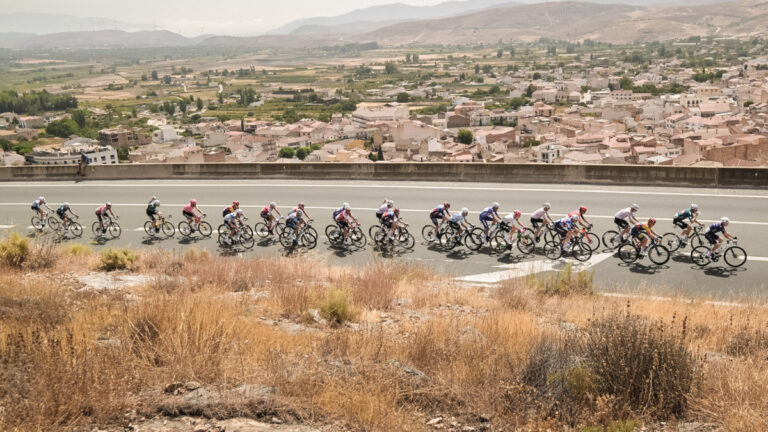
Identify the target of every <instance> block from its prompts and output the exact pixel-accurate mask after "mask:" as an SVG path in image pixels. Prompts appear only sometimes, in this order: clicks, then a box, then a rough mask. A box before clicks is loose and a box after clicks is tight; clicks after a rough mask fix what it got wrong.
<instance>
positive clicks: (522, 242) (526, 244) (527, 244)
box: [517, 233, 536, 255]
mask: <svg viewBox="0 0 768 432" xmlns="http://www.w3.org/2000/svg"><path fill="white" fill-rule="evenodd" d="M535 248H536V238H535V237H534V236H533V234H531V233H525V234H523V235H521V236H520V238H518V239H517V249H519V250H520V252H521V253H524V254H526V255H528V254H530V253H532V252H533V250H534V249H535Z"/></svg>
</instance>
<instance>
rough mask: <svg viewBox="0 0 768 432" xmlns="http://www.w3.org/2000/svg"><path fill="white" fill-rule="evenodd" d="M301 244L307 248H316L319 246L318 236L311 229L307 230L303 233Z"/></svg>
mask: <svg viewBox="0 0 768 432" xmlns="http://www.w3.org/2000/svg"><path fill="white" fill-rule="evenodd" d="M300 242H301V245H302V246H304V247H305V248H307V249H314V248H315V246H317V236H316V235H314V234H312V233H311V232H309V231H305V232H304V233H302V234H301V238H300Z"/></svg>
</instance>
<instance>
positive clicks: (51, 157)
mask: <svg viewBox="0 0 768 432" xmlns="http://www.w3.org/2000/svg"><path fill="white" fill-rule="evenodd" d="M81 150H83V151H85V154H86V155H88V159H89V161H90V164H91V165H113V164H117V163H118V158H117V151H115V149H114V147H112V146H101V145H99V142H98V141H96V140H92V139H90V138H82V137H75V138H72V139H70V140H69V141H65V142H64V143H62V144H61V147H60V148H54V149H42V148H35V149H34V152H33V153H32V163H33V164H35V165H77V164H78V163H79V162H80V151H81Z"/></svg>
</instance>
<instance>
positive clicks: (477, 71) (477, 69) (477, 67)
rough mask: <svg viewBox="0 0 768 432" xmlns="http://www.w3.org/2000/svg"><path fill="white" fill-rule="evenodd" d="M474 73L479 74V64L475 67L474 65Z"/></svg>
mask: <svg viewBox="0 0 768 432" xmlns="http://www.w3.org/2000/svg"><path fill="white" fill-rule="evenodd" d="M475 73H476V74H479V73H480V65H479V64H476V65H475Z"/></svg>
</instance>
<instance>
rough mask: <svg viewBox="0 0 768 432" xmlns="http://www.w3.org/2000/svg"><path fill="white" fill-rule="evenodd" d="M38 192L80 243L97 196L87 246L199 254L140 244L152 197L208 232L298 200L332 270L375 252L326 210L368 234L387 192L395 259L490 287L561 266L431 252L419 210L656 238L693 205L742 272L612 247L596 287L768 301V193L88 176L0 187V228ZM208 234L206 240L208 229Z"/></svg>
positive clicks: (22, 217) (13, 222)
mask: <svg viewBox="0 0 768 432" xmlns="http://www.w3.org/2000/svg"><path fill="white" fill-rule="evenodd" d="M41 195H42V196H45V197H46V198H47V200H48V201H49V202H50V203H51V207H54V208H55V206H58V205H59V204H60V203H61V202H64V201H68V202H69V203H70V204H71V205H72V208H73V209H74V211H75V212H76V213H78V214H79V215H80V216H81V219H80V222H81V223H82V224H83V226H84V227H85V234H84V235H83V237H82V238H81V239H73V240H69V241H80V242H83V243H92V242H93V240H94V238H93V236H92V234H91V232H90V225H91V223H92V222H93V221H94V220H95V216H94V210H95V208H96V207H97V206H98V205H101V204H103V203H104V202H106V201H111V202H112V203H113V208H114V210H115V212H116V213H117V215H118V216H119V217H120V220H119V222H120V224H121V226H122V227H123V234H122V236H121V238H120V239H116V240H110V241H106V242H97V243H96V245H95V247H96V248H102V247H109V246H121V247H122V246H126V247H134V248H143V247H162V248H169V249H179V250H181V249H185V248H188V247H190V245H191V244H194V245H197V246H198V247H199V248H205V249H208V250H209V251H212V252H216V251H219V249H218V246H217V244H216V240H215V238H211V239H199V240H188V239H182V238H181V236H180V235H179V234H178V233H177V234H176V236H175V238H172V239H167V240H162V241H153V240H150V239H148V238H147V236H146V234H145V233H144V230H143V229H142V226H143V224H144V222H145V220H146V215H145V213H144V210H145V206H146V203H147V202H148V201H149V199H150V198H151V197H152V195H156V196H157V197H158V198H159V199H160V201H161V202H162V205H161V210H162V211H163V212H164V213H165V214H171V215H172V216H173V219H172V221H173V222H174V223H176V224H177V223H178V222H179V221H180V220H181V218H182V216H181V207H182V206H183V205H184V204H185V203H186V202H188V201H189V200H190V199H191V198H196V199H197V200H198V201H199V203H200V207H201V209H203V210H204V211H205V212H206V213H207V214H208V220H209V222H210V223H211V224H212V225H213V227H214V230H215V229H216V227H217V226H218V225H219V224H220V223H221V217H220V216H221V211H222V209H223V208H224V207H225V206H226V205H228V204H231V202H232V201H233V200H235V199H236V200H238V201H240V203H241V207H242V208H243V209H244V210H245V212H246V214H247V215H250V220H249V223H251V224H254V223H256V222H258V221H259V220H260V218H259V217H258V212H259V210H260V209H261V208H262V207H263V206H264V205H265V204H266V203H268V202H269V201H275V202H277V203H278V208H279V209H280V210H281V211H282V212H283V214H286V213H287V211H288V209H289V208H292V207H293V206H295V205H296V204H297V203H298V202H299V201H302V202H305V203H306V206H307V211H308V213H309V215H310V216H311V217H313V218H314V219H315V227H316V228H317V230H318V231H320V233H321V235H320V240H319V244H318V247H317V248H316V250H315V251H314V252H312V253H316V254H319V256H320V257H323V258H324V259H326V260H327V261H328V262H329V263H332V264H345V265H362V264H365V263H368V262H371V261H372V260H374V259H376V257H377V256H378V255H377V254H376V253H375V252H374V251H373V250H372V249H371V248H370V247H367V248H366V249H363V250H346V249H343V248H342V249H336V248H333V247H331V246H330V245H329V244H328V243H327V240H326V239H325V237H324V235H323V234H322V232H323V229H324V227H325V226H326V225H328V224H329V223H331V217H330V215H331V212H332V210H333V209H336V208H338V207H339V206H340V205H341V203H342V202H345V201H346V202H349V203H350V204H351V205H352V208H353V214H355V215H356V216H357V217H358V218H359V219H360V221H361V222H362V223H363V225H364V226H365V231H366V232H367V227H368V226H369V225H370V224H372V223H373V222H374V221H375V218H374V210H375V208H377V207H378V205H379V204H380V203H381V201H382V200H383V199H384V198H385V197H386V198H390V199H392V200H394V201H395V203H396V205H397V206H398V207H399V208H400V209H401V212H402V216H403V218H404V219H405V220H406V221H407V222H409V223H410V224H411V232H412V233H413V234H414V236H415V237H416V239H417V244H416V247H415V248H414V250H413V251H412V252H408V253H403V254H399V255H396V256H395V257H394V258H393V259H403V260H408V261H413V262H417V263H420V264H423V265H426V266H429V267H431V268H433V269H435V270H438V271H440V272H444V273H447V274H449V275H451V276H452V277H456V278H463V279H464V280H467V281H470V282H476V283H493V282H497V281H499V280H503V279H506V278H510V277H520V276H525V275H527V274H530V273H538V272H546V271H551V270H556V269H557V268H559V266H562V265H563V264H564V262H565V261H561V262H550V261H548V260H547V258H546V257H544V256H543V254H542V253H541V252H540V251H538V252H537V253H536V254H534V255H531V256H522V255H521V254H520V253H519V251H517V250H516V249H515V251H514V253H513V254H512V255H511V256H510V255H509V254H505V255H501V256H500V255H493V254H490V253H489V252H488V251H486V250H481V251H479V252H469V251H468V250H466V248H464V247H459V248H457V249H458V250H457V251H454V252H451V253H446V252H444V251H441V250H440V249H438V248H434V247H430V246H429V245H428V244H426V243H425V242H424V241H423V239H422V238H421V227H422V226H423V225H424V224H426V223H428V217H427V213H428V211H429V209H431V208H433V207H434V206H436V205H437V204H439V203H441V202H443V201H449V202H450V203H451V205H452V209H454V210H458V209H460V208H462V207H467V208H469V209H470V210H471V211H472V212H473V213H472V214H471V215H470V221H471V222H473V223H476V224H478V220H477V213H478V212H479V211H480V210H481V209H483V208H485V207H487V206H489V205H490V204H491V203H492V202H494V201H498V202H499V203H501V213H502V214H506V213H510V212H512V211H513V210H515V209H520V210H521V211H523V213H524V214H525V215H526V216H525V217H524V218H523V220H524V221H525V222H526V223H527V221H528V217H527V216H528V214H530V213H531V212H532V211H534V210H536V209H537V208H539V207H540V206H541V204H542V203H543V202H545V201H546V202H550V203H552V211H551V214H552V216H553V217H555V216H558V217H559V216H562V215H564V214H565V213H567V212H569V211H573V210H575V209H577V208H578V207H579V206H580V205H586V206H587V207H588V208H589V210H588V213H587V218H588V219H589V221H591V222H593V223H594V224H595V229H594V231H595V232H596V233H597V234H599V235H602V233H603V232H604V231H606V230H608V229H614V226H613V223H612V221H613V215H614V214H615V213H616V211H617V210H618V209H619V208H623V207H627V206H629V205H630V204H631V203H635V202H636V203H638V204H639V205H640V212H639V213H638V215H639V216H640V217H641V218H643V219H644V218H647V217H649V216H654V217H656V218H657V219H658V220H659V224H658V225H657V232H660V233H664V232H669V231H672V223H671V218H672V216H673V215H674V214H675V213H676V212H677V211H679V210H680V209H682V208H684V207H685V206H688V205H690V204H691V203H696V204H698V205H699V206H700V208H701V209H702V211H703V216H702V219H703V220H705V221H714V220H718V219H719V218H720V217H721V216H724V215H727V216H728V217H730V218H731V220H732V223H731V225H730V227H729V231H731V232H732V233H733V234H734V235H737V236H738V237H739V239H740V240H739V245H740V246H742V247H744V248H745V249H746V250H747V252H748V253H749V255H750V260H749V261H748V262H747V263H746V264H745V265H744V266H743V267H741V268H738V269H729V268H725V267H724V264H723V263H722V262H721V263H718V264H719V265H712V264H710V266H709V267H707V268H705V269H701V268H699V267H697V266H695V265H694V264H693V263H692V262H691V261H690V259H689V258H688V256H687V254H688V253H689V251H690V249H687V250H686V251H685V253H679V254H677V255H675V256H673V258H672V259H671V260H670V262H669V263H668V264H667V265H665V266H662V267H657V266H652V265H651V264H650V263H649V262H648V260H647V259H646V260H644V261H643V262H642V263H640V264H634V265H626V264H623V263H621V262H620V261H619V260H618V259H617V258H616V257H615V256H611V253H610V251H607V250H603V248H601V249H600V250H599V251H598V252H596V253H595V255H594V257H593V258H592V260H591V262H590V264H589V266H590V267H592V268H594V270H595V282H596V285H597V286H598V289H599V290H601V291H604V292H630V293H637V292H645V291H647V292H652V293H653V294H656V295H684V296H691V297H712V298H721V299H722V298H728V299H733V298H735V297H736V298H742V299H744V298H746V299H749V298H754V297H762V298H768V282H767V281H768V244H767V243H766V240H768V219H767V218H766V217H765V215H766V209H768V191H761V190H724V189H694V188H661V187H619V186H616V187H610V186H584V185H562V186H557V185H538V184H499V183H446V182H442V183H441V182H429V183H426V182H362V181H355V182H343V181H312V182H305V181H281V180H275V181H266V180H258V181H257V180H226V181H223V180H222V181H210V180H184V181H180V180H169V181H154V180H153V181H134V180H132V181H109V182H106V181H104V182H102V181H93V182H88V181H84V182H77V183H75V182H25V183H0V228H4V229H7V230H16V231H19V232H22V233H29V232H31V230H30V228H29V226H30V218H31V216H32V211H31V210H30V204H31V202H32V201H33V200H34V199H36V198H37V197H38V196H41ZM214 237H215V234H214ZM284 253H285V251H284V250H283V249H282V247H281V246H280V245H279V244H278V243H276V242H262V243H257V245H256V247H254V249H253V250H252V251H250V252H247V254H248V255H256V254H260V255H268V254H272V255H278V254H284Z"/></svg>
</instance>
